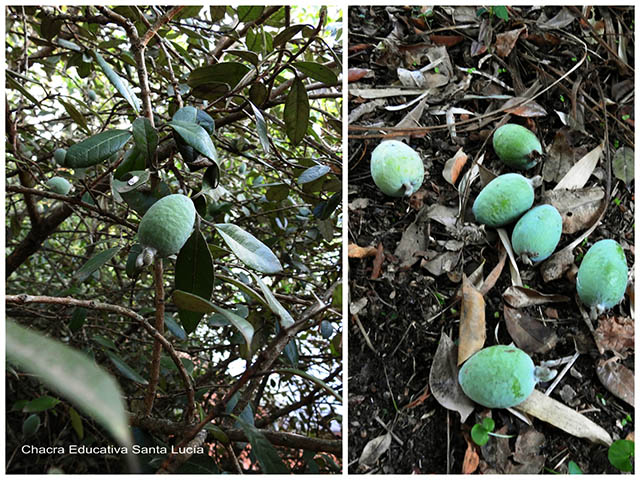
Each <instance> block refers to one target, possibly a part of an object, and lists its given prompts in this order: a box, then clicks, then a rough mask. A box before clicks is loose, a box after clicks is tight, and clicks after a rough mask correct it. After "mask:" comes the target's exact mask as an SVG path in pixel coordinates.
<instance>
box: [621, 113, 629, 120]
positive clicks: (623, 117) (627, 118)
mask: <svg viewBox="0 0 640 480" xmlns="http://www.w3.org/2000/svg"><path fill="white" fill-rule="evenodd" d="M630 118H631V115H629V114H626V115H623V116H622V120H625V121H626V120H629V119H630Z"/></svg>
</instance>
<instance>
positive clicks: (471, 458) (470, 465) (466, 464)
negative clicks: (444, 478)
mask: <svg viewBox="0 0 640 480" xmlns="http://www.w3.org/2000/svg"><path fill="white" fill-rule="evenodd" d="M464 439H465V440H466V442H467V450H466V451H465V452H464V460H463V461H462V473H463V474H465V475H469V474H471V473H473V472H475V471H476V470H477V469H478V465H479V464H480V457H479V456H478V452H477V451H476V447H475V443H473V441H472V440H471V439H470V438H469V436H468V435H466V434H465V436H464Z"/></svg>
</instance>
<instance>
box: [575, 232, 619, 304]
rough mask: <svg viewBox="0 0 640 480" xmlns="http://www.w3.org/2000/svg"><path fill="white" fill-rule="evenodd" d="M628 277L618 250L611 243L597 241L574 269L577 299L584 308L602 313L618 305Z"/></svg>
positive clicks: (616, 243) (617, 247) (616, 246)
mask: <svg viewBox="0 0 640 480" xmlns="http://www.w3.org/2000/svg"><path fill="white" fill-rule="evenodd" d="M628 276H629V273H628V270H627V259H626V257H625V255H624V251H623V250H622V247H621V246H620V245H619V244H618V242H616V241H615V240H610V239H609V240H600V241H598V242H596V243H594V244H593V245H592V246H591V248H590V249H589V251H588V252H587V253H586V255H585V256H584V258H583V259H582V263H581V264H580V268H579V269H578V277H577V281H576V288H577V290H578V296H579V297H580V300H582V302H583V303H584V304H585V305H587V306H589V307H592V308H595V309H596V310H597V311H598V312H603V311H605V310H607V309H609V308H611V307H614V306H615V305H617V304H618V303H620V301H621V300H622V297H624V292H625V290H626V289H627V281H628Z"/></svg>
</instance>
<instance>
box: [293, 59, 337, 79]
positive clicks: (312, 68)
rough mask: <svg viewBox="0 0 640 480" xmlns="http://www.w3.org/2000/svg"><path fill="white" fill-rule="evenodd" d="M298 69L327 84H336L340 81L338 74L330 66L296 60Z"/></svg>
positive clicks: (295, 65)
mask: <svg viewBox="0 0 640 480" xmlns="http://www.w3.org/2000/svg"><path fill="white" fill-rule="evenodd" d="M293 66H294V67H296V69H297V70H298V71H299V72H301V73H304V74H305V75H306V76H308V77H311V78H313V79H314V80H318V81H319V82H322V83H324V84H326V85H335V84H337V83H338V76H337V75H336V74H335V73H334V72H333V70H331V69H330V68H328V67H325V66H324V65H322V64H320V63H315V62H295V63H294V64H293Z"/></svg>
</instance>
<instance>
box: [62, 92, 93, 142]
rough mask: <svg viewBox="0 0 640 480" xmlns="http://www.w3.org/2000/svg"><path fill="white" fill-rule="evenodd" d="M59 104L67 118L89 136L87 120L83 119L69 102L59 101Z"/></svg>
mask: <svg viewBox="0 0 640 480" xmlns="http://www.w3.org/2000/svg"><path fill="white" fill-rule="evenodd" d="M60 103H61V104H62V106H63V107H64V109H65V110H66V111H67V113H68V114H69V116H70V117H71V118H72V119H73V121H74V122H76V123H77V124H78V126H79V127H80V128H81V129H82V130H83V131H84V132H85V133H86V134H87V135H90V134H91V130H89V126H88V125H87V120H86V119H85V118H84V115H82V114H81V113H80V112H79V111H78V109H77V108H76V107H74V106H73V105H71V104H70V103H69V102H65V101H64V100H60Z"/></svg>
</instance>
